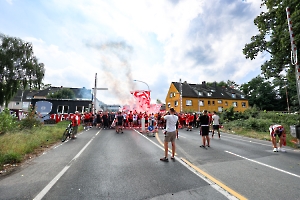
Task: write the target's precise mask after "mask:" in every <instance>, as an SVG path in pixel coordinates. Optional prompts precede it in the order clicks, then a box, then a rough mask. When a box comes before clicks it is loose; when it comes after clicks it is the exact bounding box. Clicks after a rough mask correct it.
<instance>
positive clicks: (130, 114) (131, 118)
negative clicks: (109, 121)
mask: <svg viewBox="0 0 300 200" xmlns="http://www.w3.org/2000/svg"><path fill="white" fill-rule="evenodd" d="M128 123H129V128H131V127H133V114H132V111H130V113H129V114H128Z"/></svg>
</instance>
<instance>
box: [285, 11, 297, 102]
mask: <svg viewBox="0 0 300 200" xmlns="http://www.w3.org/2000/svg"><path fill="white" fill-rule="evenodd" d="M286 15H287V20H288V27H289V32H290V39H291V61H292V65H295V74H296V86H297V96H298V101H299V105H300V69H299V63H298V58H297V47H296V44H295V40H294V33H293V27H292V21H291V15H290V8H289V7H287V8H286Z"/></svg>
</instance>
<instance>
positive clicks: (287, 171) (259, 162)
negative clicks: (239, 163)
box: [225, 151, 300, 178]
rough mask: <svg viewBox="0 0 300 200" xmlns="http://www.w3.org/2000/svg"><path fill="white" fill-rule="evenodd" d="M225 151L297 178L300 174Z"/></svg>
mask: <svg viewBox="0 0 300 200" xmlns="http://www.w3.org/2000/svg"><path fill="white" fill-rule="evenodd" d="M225 152H226V153H229V154H231V155H234V156H237V157H240V158H243V159H245V160H248V161H251V162H254V163H257V164H259V165H263V166H265V167H269V168H271V169H275V170H277V171H280V172H283V173H286V174H289V175H292V176H295V177H297V178H300V176H299V175H297V174H293V173H291V172H288V171H285V170H282V169H279V168H277V167H273V166H271V165H267V164H265V163H262V162H259V161H256V160H252V159H250V158H246V157H244V156H240V155H238V154H235V153H232V152H230V151H225Z"/></svg>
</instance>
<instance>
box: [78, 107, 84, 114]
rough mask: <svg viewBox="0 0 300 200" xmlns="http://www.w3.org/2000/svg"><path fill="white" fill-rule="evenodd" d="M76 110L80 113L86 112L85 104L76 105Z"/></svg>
mask: <svg viewBox="0 0 300 200" xmlns="http://www.w3.org/2000/svg"><path fill="white" fill-rule="evenodd" d="M76 111H78V112H79V113H84V106H76Z"/></svg>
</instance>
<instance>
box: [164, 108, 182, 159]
mask: <svg viewBox="0 0 300 200" xmlns="http://www.w3.org/2000/svg"><path fill="white" fill-rule="evenodd" d="M163 118H164V119H165V120H166V132H165V140H164V147H165V157H163V158H161V159H160V160H161V161H165V162H168V161H169V159H168V143H169V142H171V144H172V156H171V159H172V160H173V161H174V160H175V157H174V156H175V139H176V123H177V121H178V116H176V115H175V110H174V108H171V109H170V114H169V115H164V116H163Z"/></svg>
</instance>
